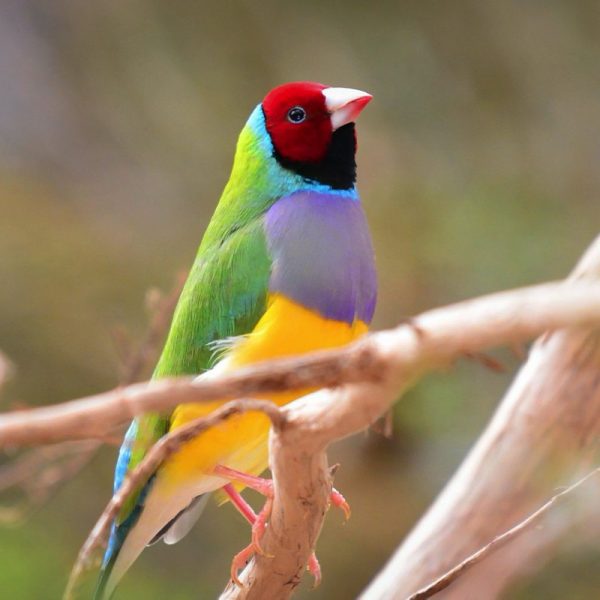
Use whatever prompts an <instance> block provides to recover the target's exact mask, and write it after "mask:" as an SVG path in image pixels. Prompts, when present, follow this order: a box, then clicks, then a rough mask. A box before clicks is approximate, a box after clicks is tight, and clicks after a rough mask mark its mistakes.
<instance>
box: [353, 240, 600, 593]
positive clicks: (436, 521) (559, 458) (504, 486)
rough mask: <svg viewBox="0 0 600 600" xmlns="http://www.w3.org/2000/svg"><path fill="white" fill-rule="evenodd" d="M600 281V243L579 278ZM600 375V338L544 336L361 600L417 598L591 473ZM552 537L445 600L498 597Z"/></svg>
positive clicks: (482, 569)
mask: <svg viewBox="0 0 600 600" xmlns="http://www.w3.org/2000/svg"><path fill="white" fill-rule="evenodd" d="M598 277H600V237H599V238H597V239H596V241H595V242H594V243H593V244H592V246H591V247H590V249H589V250H588V251H587V253H586V254H585V255H584V257H583V259H582V260H581V261H580V264H579V265H578V266H577V268H576V269H575V271H574V273H573V275H572V276H571V278H570V280H571V282H582V281H585V280H586V279H588V280H590V279H597V278H598ZM566 285H570V284H569V283H566ZM534 313H535V310H534V309H533V310H531V309H529V310H527V311H526V315H531V316H532V317H533V318H535V316H536V315H535V314H534ZM492 327H493V325H492ZM515 341H516V340H515ZM599 373H600V332H598V330H596V331H590V330H588V331H582V330H564V331H560V332H556V333H553V334H551V335H549V334H546V335H543V336H541V337H540V339H539V340H538V341H537V342H536V343H535V344H534V346H533V347H532V350H531V353H530V356H529V359H528V361H527V363H526V364H525V365H524V366H523V368H522V369H521V371H520V373H519V374H518V376H517V377H516V379H515V380H514V382H513V385H512V387H511V388H510V389H509V391H508V392H507V394H506V395H505V397H504V399H503V400H502V402H501V403H500V405H499V407H498V409H497V411H496V413H495V415H494V416H493V418H492V419H491V421H490V423H489V425H488V426H487V428H486V430H485V431H484V432H483V434H482V435H481V436H480V438H479V440H478V441H477V443H476V444H475V445H474V446H473V448H472V450H471V451H470V453H469V455H468V456H467V458H466V459H465V460H464V461H463V463H462V465H461V466H460V468H459V469H458V471H457V472H456V474H455V475H454V476H453V478H452V479H451V480H450V482H449V483H448V484H447V485H446V487H445V489H444V490H443V491H442V492H441V493H440V495H439V497H438V498H437V499H436V501H435V503H434V504H433V505H432V506H431V507H430V509H429V510H428V511H427V513H426V514H425V515H424V516H423V517H422V519H421V520H420V522H419V523H418V524H417V525H416V527H415V528H414V529H413V531H412V532H411V533H410V535H409V536H408V537H407V538H406V539H405V540H404V542H403V544H402V545H401V546H400V547H399V548H398V549H397V550H396V552H395V553H394V555H393V556H392V558H391V559H390V561H389V562H388V564H387V565H386V566H385V567H384V569H382V571H381V572H380V573H379V575H378V576H377V577H376V578H375V579H374V580H373V581H372V582H371V584H370V585H369V586H368V588H367V589H366V590H365V591H364V592H363V595H362V596H361V598H362V599H363V600H392V599H394V600H396V599H398V600H399V599H404V598H406V597H408V596H410V595H411V594H413V593H415V591H417V590H419V589H420V588H422V587H423V586H424V585H426V584H428V583H429V582H430V581H433V580H435V579H436V578H438V577H440V576H441V575H442V574H443V573H445V572H446V571H447V570H448V569H450V568H451V567H452V566H453V565H455V564H457V563H460V562H461V561H462V560H464V559H465V557H468V556H469V555H471V554H472V553H473V552H475V551H476V550H478V549H479V548H481V546H482V545H484V544H485V543H486V542H487V541H489V540H490V539H493V538H494V537H495V536H497V535H499V534H500V533H502V532H503V531H505V530H506V529H507V528H509V527H510V526H511V525H512V524H514V523H516V522H519V521H520V520H522V519H523V518H524V517H525V516H526V515H527V514H528V513H530V512H531V511H532V510H533V509H534V508H535V507H536V506H538V505H539V504H540V503H541V502H543V501H544V499H545V498H547V497H548V496H549V495H550V494H551V493H552V490H553V489H554V488H556V486H557V485H558V484H559V482H560V481H562V480H564V479H566V478H569V477H571V476H572V474H573V473H576V472H581V471H582V470H587V469H588V468H589V462H588V461H589V460H590V457H592V456H594V454H595V453H596V452H597V451H598V449H599V446H600V377H599ZM563 530H564V529H563ZM542 537H544V538H545V539H541V538H542ZM551 537H552V536H550V537H547V536H542V535H541V534H540V532H539V531H538V530H537V529H531V530H528V531H526V532H525V533H524V534H523V535H521V536H520V538H519V540H517V541H515V542H514V543H513V545H511V547H510V548H506V549H500V550H499V551H498V552H496V553H494V556H492V557H490V558H489V559H488V560H486V561H485V562H483V563H481V564H480V565H479V566H478V568H477V569H473V570H470V571H469V572H467V573H466V575H464V576H463V577H461V578H460V580H458V581H456V583H455V584H454V585H453V586H452V587H451V588H450V589H448V590H446V591H445V592H444V598H456V599H457V600H460V599H462V598H466V597H474V596H476V597H477V598H479V599H480V600H486V599H491V598H497V597H498V595H499V594H500V593H501V592H502V590H503V589H504V587H505V586H506V585H507V584H508V583H509V582H510V581H511V580H512V579H513V578H514V577H515V576H516V575H517V574H519V573H521V572H522V571H523V570H524V569H526V568H527V567H528V565H529V564H530V560H531V559H532V558H533V557H534V556H539V551H540V547H542V548H543V545H544V544H549V543H551V542H552V539H551ZM554 539H555V538H554ZM516 546H518V548H519V549H518V550H517V551H515V547H516Z"/></svg>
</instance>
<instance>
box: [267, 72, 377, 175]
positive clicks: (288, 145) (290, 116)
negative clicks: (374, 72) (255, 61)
mask: <svg viewBox="0 0 600 600" xmlns="http://www.w3.org/2000/svg"><path fill="white" fill-rule="evenodd" d="M371 98H372V96H371V95H370V94H367V93H366V92H361V91H360V90H353V89H349V88H334V87H327V86H324V85H322V84H320V83H312V82H308V81H300V82H295V83H286V84H284V85H280V86H279V87H276V88H275V89H273V90H272V91H271V92H269V93H268V94H267V96H266V97H265V99H264V100H263V103H262V107H263V111H264V114H265V121H266V127H267V131H268V133H269V135H270V136H271V140H272V142H273V146H274V147H275V151H276V153H277V155H279V157H281V158H283V159H284V160H285V161H291V162H296V163H318V162H319V161H322V160H323V159H324V158H325V156H326V154H327V152H328V150H329V148H330V146H331V142H332V137H333V134H334V132H335V131H336V130H337V129H339V128H340V127H342V126H343V125H346V124H348V123H351V122H353V121H354V119H355V118H356V117H357V116H358V114H359V113H360V112H361V110H362V109H363V108H364V107H365V106H366V105H367V104H368V102H369V101H370V100H371Z"/></svg>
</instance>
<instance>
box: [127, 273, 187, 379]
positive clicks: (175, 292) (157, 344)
mask: <svg viewBox="0 0 600 600" xmlns="http://www.w3.org/2000/svg"><path fill="white" fill-rule="evenodd" d="M185 278H186V274H185V273H181V274H179V276H178V277H177V281H176V282H175V285H174V286H173V288H172V289H171V291H170V292H169V293H168V294H166V295H163V294H162V293H161V292H160V291H159V290H156V289H153V290H149V291H148V293H147V294H146V305H147V306H148V310H149V312H150V323H149V326H148V329H147V331H146V335H145V336H144V339H143V340H142V342H141V344H140V345H139V347H138V349H137V351H136V352H133V353H132V354H131V355H129V356H127V357H126V359H125V361H124V363H123V366H122V368H121V384H122V385H129V384H131V383H135V382H136V381H139V380H140V379H141V378H142V377H143V376H144V374H145V371H146V370H147V369H148V368H149V367H151V365H153V364H154V363H155V362H156V359H157V358H158V353H159V352H160V348H161V345H162V342H163V339H164V337H165V335H166V333H167V331H168V329H169V325H170V323H171V319H172V317H173V312H174V311H175V307H176V306H177V301H178V300H179V296H180V295H181V290H182V289H183V285H184V283H185Z"/></svg>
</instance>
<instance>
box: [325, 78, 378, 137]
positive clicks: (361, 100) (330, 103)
mask: <svg viewBox="0 0 600 600" xmlns="http://www.w3.org/2000/svg"><path fill="white" fill-rule="evenodd" d="M323 95H324V96H325V106H326V107H327V111H328V112H329V114H330V115H331V124H332V127H333V129H334V131H335V130H336V129H338V128H339V127H341V126H342V125H346V124H347V123H350V122H352V121H354V120H355V119H356V117H358V115H359V114H360V112H361V111H362V109H363V108H364V107H365V106H366V105H367V104H368V103H369V102H370V101H371V100H372V99H373V96H372V95H371V94H369V93H368V92H363V91H362V90H355V89H351V88H333V87H331V88H325V89H324V90H323Z"/></svg>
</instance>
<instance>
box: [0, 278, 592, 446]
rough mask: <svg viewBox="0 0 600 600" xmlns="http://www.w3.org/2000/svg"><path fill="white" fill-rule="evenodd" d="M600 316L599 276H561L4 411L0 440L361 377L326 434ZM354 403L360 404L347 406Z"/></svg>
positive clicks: (29, 440)
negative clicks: (328, 337)
mask: <svg viewBox="0 0 600 600" xmlns="http://www.w3.org/2000/svg"><path fill="white" fill-rule="evenodd" d="M599 321H600V285H598V284H590V283H584V282H582V283H573V284H570V285H565V284H564V283H555V284H544V285H539V286H534V287H530V288H523V289H520V290H514V291H510V292H502V293H498V294H493V295H490V296H484V297H481V298H479V299H475V300H469V301H466V302H461V303H458V304H454V305H451V306H447V307H444V308H440V309H436V310H432V311H429V312H427V313H423V314H422V315H421V316H419V317H418V318H417V319H415V320H414V322H415V323H416V324H417V326H415V325H412V324H404V325H401V326H399V327H398V328H396V329H393V330H389V331H384V332H380V333H376V334H372V335H369V336H366V337H365V338H363V339H362V340H360V341H359V342H357V343H355V344H352V345H350V346H348V347H346V348H343V349H340V350H328V351H322V352H316V353H313V354H310V355H305V356H302V357H297V358H286V359H280V360H275V361H269V362H265V363H262V364H259V365H256V366H252V367H249V368H244V369H240V370H239V371H236V372H234V373H230V374H224V375H220V376H215V377H212V378H202V379H195V380H194V379H192V378H180V379H177V380H159V381H153V382H151V383H144V384H137V385H132V386H129V387H126V388H120V389H116V390H113V391H111V392H106V393H104V394H98V395H96V396H91V397H87V398H83V399H80V400H74V401H71V402H68V403H64V404H58V405H55V406H49V407H43V408H36V409H31V410H26V411H18V412H12V413H8V414H4V415H2V416H0V447H10V446H23V445H31V444H43V443H52V442H57V441H60V440H67V439H89V438H98V437H103V436H106V435H108V434H110V432H111V431H112V430H113V429H114V428H115V427H116V426H118V425H120V424H122V423H124V422H126V421H128V420H129V419H131V418H132V417H134V416H135V415H138V414H141V413H144V412H147V411H151V410H156V411H161V410H167V409H170V408H172V407H174V406H176V405H178V404H183V403H189V402H203V401H212V400H227V399H231V398H236V397H237V398H239V397H248V396H250V397H253V396H257V395H259V394H261V393H265V392H278V391H284V390H292V389H296V390H298V389H306V388H314V387H328V386H336V385H340V384H343V383H357V386H356V387H355V388H354V387H348V388H343V389H342V390H336V391H334V392H332V396H331V397H330V396H321V398H324V401H325V403H326V404H328V405H330V410H326V411H323V412H325V413H327V415H328V417H327V419H326V423H328V428H324V427H323V426H322V427H321V428H320V430H321V433H322V436H323V441H322V442H323V443H326V442H327V441H331V440H332V439H336V438H337V437H343V436H346V435H350V434H351V433H354V432H355V431H358V430H360V429H363V428H365V427H366V426H368V425H370V424H371V423H373V422H374V421H375V420H376V419H377V418H378V417H379V416H381V415H382V414H383V413H384V412H385V410H386V409H387V408H388V407H389V406H390V405H391V403H392V401H393V400H394V399H395V398H396V397H397V394H398V392H399V391H400V390H401V389H403V388H404V387H405V386H406V385H408V384H409V383H410V382H412V381H414V380H415V379H417V378H418V377H419V376H420V375H422V374H423V373H424V372H426V371H428V370H433V369H436V368H439V367H441V366H445V365H447V364H449V363H450V362H452V361H453V360H455V359H457V358H459V357H461V356H464V355H465V353H466V354H473V353H478V352H480V351H481V350H484V349H486V348H488V347H490V346H493V345H501V344H515V343H517V342H519V341H524V340H527V339H530V338H531V337H533V336H536V335H539V334H540V333H542V332H544V331H547V330H555V329H558V328H562V327H577V326H586V325H587V326H589V325H592V324H594V323H598V322H599ZM417 327H418V331H419V333H416V331H417ZM384 390H385V392H386V393H384V394H380V393H378V392H380V391H384ZM357 394H368V396H367V398H366V401H365V398H364V397H363V398H362V399H360V400H359V399H357V397H356V395H357ZM334 396H335V398H334ZM339 397H341V399H342V401H341V402H339V400H338V399H339ZM334 402H335V404H334ZM354 402H356V403H357V405H360V410H354V408H353V407H352V406H348V404H350V405H352V404H353V403H354ZM317 404H318V403H316V404H315V400H314V398H312V397H311V408H308V407H307V410H310V411H312V412H315V411H316V412H319V411H320V407H318V406H317Z"/></svg>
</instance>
